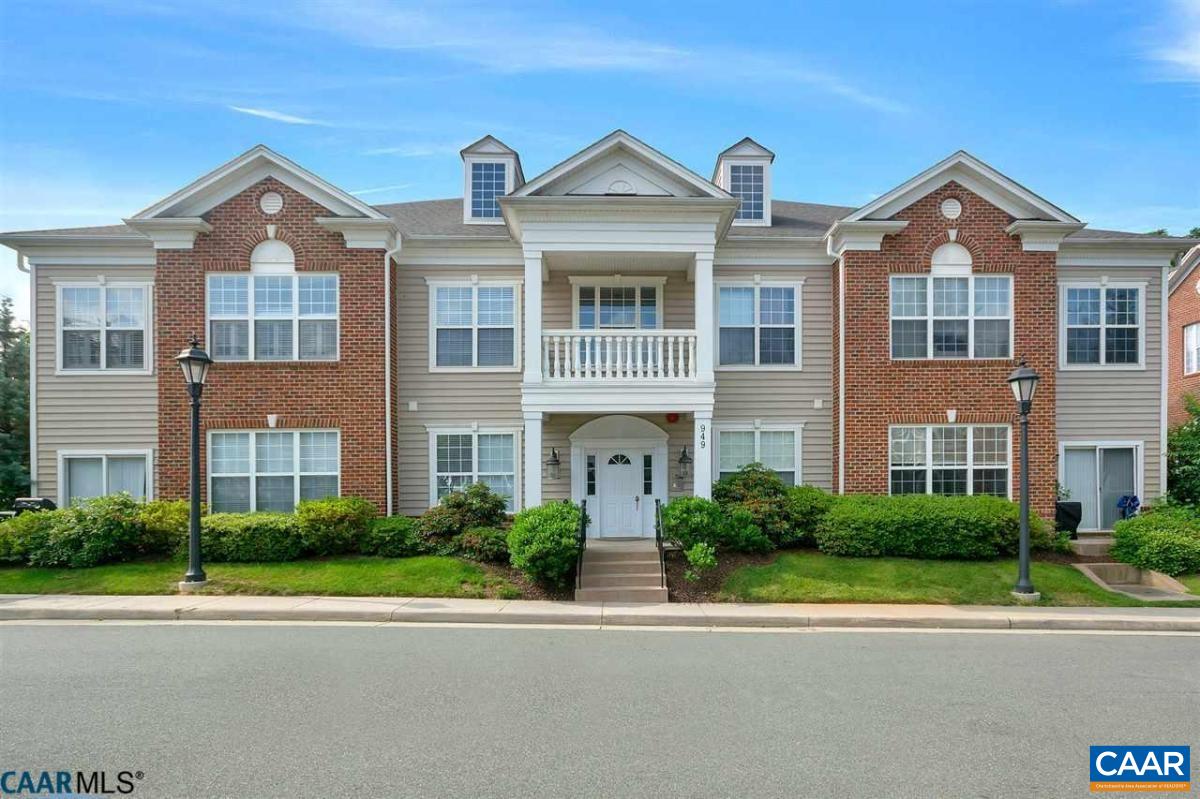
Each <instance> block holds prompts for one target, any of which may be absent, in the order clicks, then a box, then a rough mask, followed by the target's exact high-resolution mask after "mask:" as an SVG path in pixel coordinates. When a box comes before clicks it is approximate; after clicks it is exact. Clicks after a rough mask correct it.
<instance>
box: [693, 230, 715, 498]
mask: <svg viewBox="0 0 1200 799" xmlns="http://www.w3.org/2000/svg"><path fill="white" fill-rule="evenodd" d="M693 275H694V277H695V283H694V284H693V285H694V292H693V294H694V296H695V298H696V377H697V378H698V379H700V380H703V381H707V382H712V381H713V338H714V336H713V326H714V325H715V324H716V319H715V318H714V314H713V254H712V252H711V251H710V252H697V253H696V265H695V268H694V270H693ZM710 421H711V416H710ZM697 474H699V472H697ZM697 496H699V494H697ZM705 496H708V495H707V494H705Z"/></svg>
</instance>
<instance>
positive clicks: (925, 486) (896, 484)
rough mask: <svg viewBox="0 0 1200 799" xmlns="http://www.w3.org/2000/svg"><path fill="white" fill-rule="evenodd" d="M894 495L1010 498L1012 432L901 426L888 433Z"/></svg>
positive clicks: (999, 427) (998, 428)
mask: <svg viewBox="0 0 1200 799" xmlns="http://www.w3.org/2000/svg"><path fill="white" fill-rule="evenodd" d="M889 445H890V446H889V452H890V460H889V462H890V475H889V491H890V493H892V494H947V495H963V494H993V495H995V496H999V497H1006V496H1008V494H1009V469H1010V461H1009V451H1010V447H1009V428H1008V427H1006V426H1002V425H973V426H967V425H933V426H920V427H918V426H911V425H898V426H894V427H892V428H891V429H890V431H889Z"/></svg>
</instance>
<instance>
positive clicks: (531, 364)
mask: <svg viewBox="0 0 1200 799" xmlns="http://www.w3.org/2000/svg"><path fill="white" fill-rule="evenodd" d="M524 304H525V375H524V378H525V382H526V383H540V382H542V254H541V253H540V252H537V251H533V252H526V253H525V303H524ZM539 429H540V428H539ZM539 440H540V439H539ZM539 494H540V492H539Z"/></svg>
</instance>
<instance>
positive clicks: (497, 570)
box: [477, 563, 575, 601]
mask: <svg viewBox="0 0 1200 799" xmlns="http://www.w3.org/2000/svg"><path fill="white" fill-rule="evenodd" d="M477 565H478V566H479V567H480V568H482V569H483V570H484V571H485V572H487V573H488V574H490V575H495V576H497V577H503V578H505V579H506V580H508V581H509V582H510V583H512V584H513V585H515V586H516V587H517V588H519V589H521V597H520V598H521V599H552V600H559V601H562V600H573V599H574V598H575V586H574V585H573V584H572V585H571V586H570V587H568V588H565V589H563V590H561V591H559V590H556V589H553V588H547V587H545V586H541V585H538V584H537V583H535V582H533V581H532V580H530V579H529V578H528V577H526V576H525V575H524V574H523V573H521V572H519V571H517V570H516V569H514V568H513V567H511V566H508V565H507V564H504V565H502V564H498V563H478V564H477Z"/></svg>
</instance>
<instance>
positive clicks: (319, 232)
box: [155, 178, 386, 512]
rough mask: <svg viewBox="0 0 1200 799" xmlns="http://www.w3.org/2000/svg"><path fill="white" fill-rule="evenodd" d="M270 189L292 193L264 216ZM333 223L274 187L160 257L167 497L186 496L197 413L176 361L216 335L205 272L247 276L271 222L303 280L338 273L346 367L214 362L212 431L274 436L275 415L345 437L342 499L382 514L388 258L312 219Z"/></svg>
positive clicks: (161, 468) (253, 193) (162, 463)
mask: <svg viewBox="0 0 1200 799" xmlns="http://www.w3.org/2000/svg"><path fill="white" fill-rule="evenodd" d="M267 191H275V192H278V193H279V194H281V195H283V198H284V206H283V210H282V211H280V212H279V213H277V214H273V215H267V214H264V213H263V212H262V211H261V210H260V209H259V204H258V199H259V197H260V196H261V195H262V194H263V193H264V192H267ZM329 216H333V213H332V212H330V211H329V209H327V208H324V207H322V206H320V205H318V204H317V203H315V202H313V201H312V200H310V199H308V198H307V197H305V196H304V195H302V194H300V193H298V192H296V191H294V190H292V189H291V188H289V187H288V186H286V185H284V184H283V183H281V182H279V181H277V180H275V179H273V178H267V179H264V180H262V181H260V182H259V183H257V184H255V185H254V186H252V187H250V188H248V189H246V190H244V191H242V192H241V193H239V194H238V195H236V196H234V197H232V198H230V199H229V200H227V201H225V202H224V203H222V204H221V205H219V206H217V207H215V208H213V209H212V210H211V211H210V212H208V213H207V214H205V215H204V218H205V220H206V221H208V222H209V223H210V224H211V225H212V226H213V231H212V232H211V233H202V234H200V235H198V236H197V237H196V241H195V246H194V247H193V249H191V250H159V251H158V252H157V267H156V270H155V272H156V278H155V315H156V320H155V322H156V323H155V351H156V353H157V359H158V364H157V367H158V369H157V371H158V440H159V452H158V463H157V467H156V470H157V474H156V478H157V479H156V486H157V495H158V496H159V497H161V498H164V499H176V498H183V497H186V496H187V491H188V425H189V421H188V419H189V412H190V411H189V401H188V398H187V392H186V390H185V388H184V386H183V380H182V377H181V375H180V372H179V368H178V366H177V365H176V364H175V363H174V358H175V356H176V355H177V354H178V353H179V350H180V349H181V348H182V347H184V346H186V344H187V341H188V339H189V338H190V337H191V336H192V335H193V334H195V335H197V336H199V337H200V339H201V341H204V340H205V339H206V338H207V331H206V330H205V323H204V318H205V274H206V273H209V272H216V271H222V272H238V271H244V272H249V270H250V253H251V251H252V250H253V249H254V247H255V245H257V244H258V243H259V242H261V241H263V240H264V239H266V238H267V237H268V233H267V225H275V237H276V238H278V239H280V240H282V241H285V242H287V243H288V244H289V245H290V246H291V247H292V249H293V250H294V252H295V256H296V270H297V271H298V272H303V271H316V272H337V273H338V274H339V275H340V287H339V311H340V319H339V337H340V342H339V350H340V356H339V360H337V361H334V362H243V363H228V362H226V363H217V364H214V366H213V367H212V369H211V370H210V372H209V378H208V384H207V386H206V387H205V390H204V399H203V402H204V404H203V409H202V424H203V428H204V429H205V430H215V429H230V428H241V429H246V428H266V427H267V426H268V425H267V415H268V414H277V415H278V417H279V419H278V421H277V424H276V429H279V430H284V429H302V428H313V427H322V428H337V429H339V430H340V431H341V492H342V494H343V495H344V496H359V497H364V498H366V499H368V500H370V501H372V502H374V503H375V504H376V505H377V506H378V507H379V509H380V511H381V512H382V511H383V510H384V508H385V503H386V496H385V494H386V478H385V468H384V467H385V458H386V453H385V447H384V438H385V437H384V430H385V422H384V398H385V396H386V394H385V392H386V386H385V384H384V344H385V341H384V336H385V329H384V274H383V250H367V249H347V248H346V246H345V242H344V240H343V238H342V236H341V234H340V233H333V232H330V231H328V230H325V229H324V228H322V227H320V226H319V225H317V224H316V222H315V221H314V220H315V219H316V218H317V217H329ZM202 458H203V455H202ZM204 468H205V471H206V468H207V467H204ZM202 491H203V492H205V493H206V491H207V488H206V486H205V487H202Z"/></svg>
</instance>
